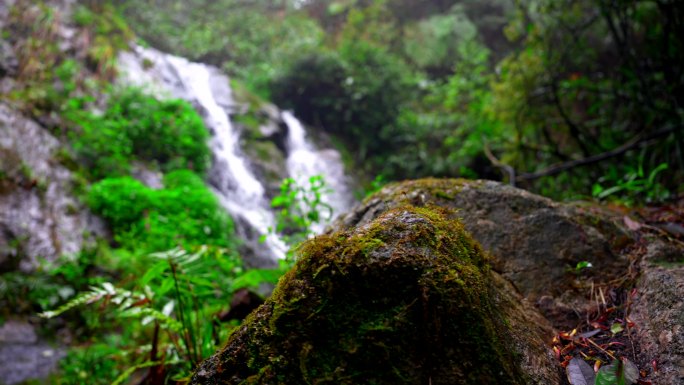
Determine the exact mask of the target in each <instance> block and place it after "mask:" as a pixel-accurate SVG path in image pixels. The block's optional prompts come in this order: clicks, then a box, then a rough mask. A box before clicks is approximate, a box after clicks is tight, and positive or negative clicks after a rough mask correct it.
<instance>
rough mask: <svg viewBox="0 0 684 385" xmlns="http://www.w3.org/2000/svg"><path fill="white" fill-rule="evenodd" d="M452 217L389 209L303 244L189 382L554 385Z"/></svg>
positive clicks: (540, 341) (523, 318)
mask: <svg viewBox="0 0 684 385" xmlns="http://www.w3.org/2000/svg"><path fill="white" fill-rule="evenodd" d="M456 215H457V214H456V213H455V212H454V211H452V210H448V209H443V208H439V207H436V206H429V205H428V206H424V207H416V206H413V205H409V204H403V205H397V207H395V208H393V209H390V210H387V211H386V212H385V213H383V214H382V215H379V216H378V217H377V218H375V219H373V220H371V221H369V222H368V223H365V224H364V225H360V226H357V227H354V228H351V229H349V230H346V231H338V232H333V233H330V234H327V235H323V236H319V237H316V238H315V239H313V240H311V241H309V242H307V243H305V244H304V245H303V246H302V247H301V248H300V249H299V259H298V261H297V263H296V264H295V266H294V268H293V269H292V270H291V271H290V272H288V273H287V274H286V275H285V276H284V277H283V279H281V281H280V282H279V284H278V286H277V287H276V289H275V291H274V293H273V295H272V297H271V298H270V299H269V300H267V302H266V303H265V304H264V305H262V306H261V307H260V308H258V309H257V310H256V311H255V312H254V313H253V314H252V315H251V316H250V317H248V318H247V320H246V321H245V322H244V324H243V325H242V326H241V327H240V328H239V329H238V330H237V331H235V332H234V333H233V334H232V335H231V337H230V340H229V341H228V343H227V345H226V347H225V348H224V349H222V350H221V351H220V352H218V353H217V354H216V355H214V356H213V357H211V358H210V359H208V360H207V361H205V362H204V363H203V364H202V365H201V366H200V368H199V369H198V370H197V371H196V373H195V375H194V376H193V379H192V382H191V383H193V384H276V383H279V384H358V383H365V384H434V385H437V384H475V383H477V384H554V383H559V381H560V379H559V375H558V371H557V369H556V367H557V366H556V364H555V363H554V361H553V358H552V357H551V355H550V354H549V349H548V348H547V345H546V341H545V338H548V337H550V336H551V334H552V333H551V329H550V327H549V325H548V323H547V322H546V321H545V320H544V319H543V318H542V317H540V316H539V314H538V313H537V312H536V311H535V310H534V309H533V308H532V307H531V306H529V305H528V304H527V303H526V302H525V300H524V299H523V298H521V297H520V296H519V295H517V294H516V292H515V289H514V288H513V287H512V286H511V285H510V284H509V283H508V282H506V281H505V280H504V279H503V278H501V277H500V276H499V275H498V274H497V273H496V272H494V271H492V270H491V269H489V266H488V261H487V257H486V256H485V254H484V253H483V252H482V250H481V248H480V246H479V245H478V243H477V242H475V241H474V240H473V239H472V238H471V237H470V235H469V234H468V233H467V232H466V231H465V230H464V228H463V226H462V225H461V223H460V222H459V221H458V220H457V219H456Z"/></svg>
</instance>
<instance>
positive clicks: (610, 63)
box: [118, 0, 684, 203]
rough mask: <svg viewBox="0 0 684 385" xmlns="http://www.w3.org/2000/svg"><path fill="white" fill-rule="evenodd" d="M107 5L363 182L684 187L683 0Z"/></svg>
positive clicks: (563, 189)
mask: <svg viewBox="0 0 684 385" xmlns="http://www.w3.org/2000/svg"><path fill="white" fill-rule="evenodd" d="M118 3H119V4H120V5H121V6H122V7H123V9H124V12H125V14H126V15H128V16H130V23H131V26H132V27H133V29H135V30H136V31H137V32H138V33H139V35H140V36H141V37H142V38H144V39H147V40H148V41H150V42H152V43H153V44H155V45H158V46H160V47H162V48H165V49H170V50H172V51H175V52H177V53H180V54H184V55H187V56H190V57H193V58H195V59H201V60H207V61H210V62H212V63H214V64H217V65H221V66H223V68H225V69H226V70H227V71H228V72H230V73H231V74H233V75H235V76H236V77H238V78H240V79H242V80H243V81H244V82H246V84H248V86H250V87H251V88H252V90H253V91H254V92H257V93H260V94H261V95H262V96H266V97H271V98H272V99H273V100H274V101H275V102H276V103H278V104H279V105H281V106H284V107H288V108H292V109H294V110H295V112H296V113H297V115H298V116H299V117H300V118H301V119H303V120H304V121H305V122H307V123H308V124H309V125H312V126H316V127H319V128H322V129H324V130H326V131H328V132H330V133H332V134H333V135H334V136H336V137H337V138H338V139H340V140H341V141H342V143H344V145H345V147H346V148H347V150H348V151H349V152H350V153H351V154H353V156H352V158H353V160H354V162H355V165H356V166H357V169H358V168H360V169H363V170H365V172H366V173H367V177H369V178H370V177H372V176H373V175H378V174H382V175H384V176H385V178H386V179H390V180H391V179H400V178H415V177H420V176H428V175H431V176H459V175H460V176H467V177H487V178H493V179H503V180H506V181H508V182H511V183H516V184H519V185H521V186H523V187H526V188H529V189H532V190H534V191H538V192H541V193H543V194H546V195H550V196H554V197H557V198H576V197H582V196H584V197H587V196H591V195H592V194H593V195H594V196H595V197H599V198H607V197H617V198H621V199H622V200H623V201H626V202H628V203H632V202H650V201H657V200H659V199H663V198H665V197H667V196H668V194H669V193H672V192H676V191H681V188H682V187H681V185H682V181H683V180H684V179H683V178H684V173H683V171H682V170H683V167H684V165H683V164H682V162H684V161H682V159H684V156H683V154H682V109H681V106H680V104H681V100H682V96H683V95H682V87H683V85H684V79H683V78H682V77H683V76H684V57H683V55H684V54H683V53H682V52H684V50H682V48H683V47H682V44H683V43H682V36H684V34H683V33H682V32H683V31H684V21H683V18H682V14H683V13H684V7H683V6H682V5H681V3H679V2H674V1H658V2H648V1H639V0H630V1H620V2H616V1H612V0H600V1H589V0H586V1H584V0H583V1H553V0H521V1H517V2H513V1H506V0H487V1H470V0H447V1H405V0H392V1H390V0H384V1H362V0H345V1H343V0H316V1H305V2H301V1H277V2H276V1H269V0H262V1H255V2H242V1H239V0H221V1H216V2H214V1H204V0H193V1H182V2H181V1H173V0H165V1H161V0H158V1H155V2H151V3H138V2H128V1H123V0H121V1H119V2H118ZM162 8H163V9H165V12H156V10H158V9H162ZM207 9H210V10H212V11H211V12H205V10H207ZM226 15H227V16H226ZM194 16H197V17H194ZM200 16H201V17H200ZM226 17H227V21H226ZM162 32H163V33H162ZM236 63H241V64H242V63H247V64H246V65H244V66H243V65H236ZM314 95H315V97H313V96H314ZM407 149H410V151H407Z"/></svg>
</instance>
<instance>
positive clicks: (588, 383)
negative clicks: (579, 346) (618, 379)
mask: <svg viewBox="0 0 684 385" xmlns="http://www.w3.org/2000/svg"><path fill="white" fill-rule="evenodd" d="M565 372H566V374H567V375H568V381H569V382H570V385H594V381H595V379H596V375H595V374H594V369H592V368H591V366H589V364H587V362H586V361H584V360H583V359H581V358H577V357H574V358H572V359H571V360H570V362H569V363H568V366H567V367H566V368H565Z"/></svg>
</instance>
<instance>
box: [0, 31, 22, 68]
mask: <svg viewBox="0 0 684 385" xmlns="http://www.w3.org/2000/svg"><path fill="white" fill-rule="evenodd" d="M18 68H19V60H18V59H17V55H15V53H14V49H13V48H12V45H11V44H10V43H9V42H7V41H6V40H4V39H0V78H2V77H3V76H13V75H15V74H16V73H17V69H18Z"/></svg>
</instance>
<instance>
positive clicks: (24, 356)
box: [0, 320, 66, 385]
mask: <svg viewBox="0 0 684 385" xmlns="http://www.w3.org/2000/svg"><path fill="white" fill-rule="evenodd" d="M65 355H66V351H65V349H63V348H55V347H53V346H51V345H49V344H47V343H46V342H45V341H42V340H40V339H39V338H38V336H37V335H36V331H35V329H34V327H33V326H32V325H31V324H29V323H26V322H21V321H15V320H10V321H7V322H5V324H4V325H2V326H1V327H0V379H1V380H0V383H2V384H4V385H14V384H19V383H24V381H27V380H39V379H46V378H47V377H48V376H49V374H50V373H51V372H53V371H54V370H55V369H56V368H57V363H58V362H59V360H60V359H62V358H63V357H64V356H65Z"/></svg>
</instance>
